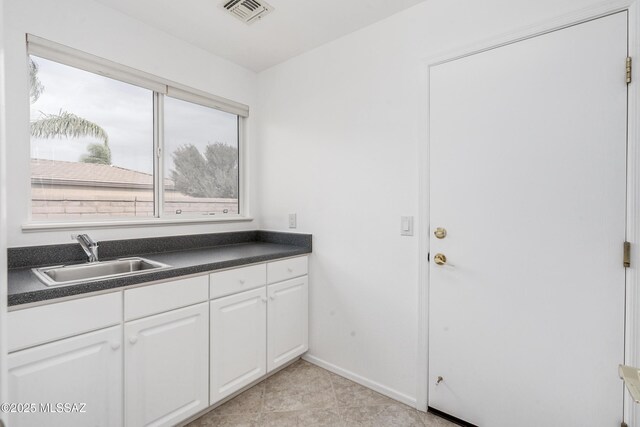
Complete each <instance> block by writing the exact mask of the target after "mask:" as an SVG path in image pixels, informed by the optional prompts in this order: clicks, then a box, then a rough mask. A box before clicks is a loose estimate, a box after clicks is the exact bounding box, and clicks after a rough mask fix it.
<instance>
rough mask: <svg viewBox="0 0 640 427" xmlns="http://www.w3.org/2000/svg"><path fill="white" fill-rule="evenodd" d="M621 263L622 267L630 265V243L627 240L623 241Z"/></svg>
mask: <svg viewBox="0 0 640 427" xmlns="http://www.w3.org/2000/svg"><path fill="white" fill-rule="evenodd" d="M622 265H624V268H627V267H631V243H629V242H624V251H623V254H622Z"/></svg>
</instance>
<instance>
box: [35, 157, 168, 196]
mask: <svg viewBox="0 0 640 427" xmlns="http://www.w3.org/2000/svg"><path fill="white" fill-rule="evenodd" d="M31 181H32V182H34V183H39V184H57V185H78V186H91V187H126V188H153V175H151V174H148V173H144V172H138V171H134V170H131V169H125V168H121V167H118V166H110V165H101V164H96V163H82V162H67V161H62V160H45V159H31ZM165 188H167V189H173V181H172V180H170V179H165Z"/></svg>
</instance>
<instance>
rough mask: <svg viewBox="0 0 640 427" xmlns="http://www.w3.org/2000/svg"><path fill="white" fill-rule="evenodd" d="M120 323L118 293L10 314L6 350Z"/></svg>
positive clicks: (120, 294)
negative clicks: (7, 346) (7, 347)
mask: <svg viewBox="0 0 640 427" xmlns="http://www.w3.org/2000/svg"><path fill="white" fill-rule="evenodd" d="M121 321H122V293H121V292H113V293H110V294H106V295H97V296H93V297H87V298H81V299H75V300H71V301H64V302H59V303H54V304H49V305H43V306H40V307H33V308H26V309H24V310H16V311H11V312H9V313H8V316H7V324H8V327H7V331H8V341H9V351H10V352H11V351H15V350H19V349H21V348H26V347H31V346H34V345H37V344H43V343H46V342H50V341H55V340H58V339H61V338H66V337H70V336H73V335H79V334H82V333H84V332H89V331H94V330H96V329H101V328H105V327H107V326H113V325H117V324H119V323H120V322H121Z"/></svg>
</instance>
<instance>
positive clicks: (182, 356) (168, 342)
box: [124, 302, 209, 427]
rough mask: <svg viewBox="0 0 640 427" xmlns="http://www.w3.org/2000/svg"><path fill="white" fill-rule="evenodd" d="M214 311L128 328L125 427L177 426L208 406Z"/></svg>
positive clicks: (197, 309) (167, 316)
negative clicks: (210, 342)
mask: <svg viewBox="0 0 640 427" xmlns="http://www.w3.org/2000/svg"><path fill="white" fill-rule="evenodd" d="M208 314H209V306H208V304H207V303H206V302H205V303H201V304H198V305H194V306H190V307H186V308H182V309H178V310H173V311H169V312H166V313H163V314H158V315H155V316H151V317H146V318H144V319H140V320H136V321H132V322H128V323H126V324H125V330H124V342H125V358H124V359H125V361H124V363H125V375H124V378H125V425H126V426H127V427H141V426H172V425H175V424H177V423H178V422H180V421H182V420H184V419H186V418H188V417H189V416H191V415H193V414H195V413H197V412H199V411H201V410H202V409H204V408H206V407H207V406H208V403H209V393H208V388H209V348H208V347H209V345H208V342H209V340H208V332H209V316H208Z"/></svg>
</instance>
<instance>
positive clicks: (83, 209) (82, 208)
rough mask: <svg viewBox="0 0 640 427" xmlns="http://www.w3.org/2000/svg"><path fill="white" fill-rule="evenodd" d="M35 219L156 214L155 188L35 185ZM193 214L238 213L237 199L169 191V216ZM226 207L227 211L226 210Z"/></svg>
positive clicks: (166, 213) (167, 195) (166, 197)
mask: <svg viewBox="0 0 640 427" xmlns="http://www.w3.org/2000/svg"><path fill="white" fill-rule="evenodd" d="M31 194H32V201H31V219H32V220H34V221H43V220H69V219H74V218H79V219H83V218H85V219H91V218H110V217H118V218H119V219H122V218H126V217H129V218H131V217H137V218H140V217H152V216H153V213H154V212H153V191H152V190H151V189H144V188H142V189H127V188H113V187H88V186H69V185H47V186H42V185H37V184H35V185H32V187H31ZM177 210H181V211H182V212H183V215H188V214H189V213H195V214H198V213H209V212H214V213H238V200H237V199H220V198H196V197H189V196H185V195H182V194H180V193H175V192H167V193H166V194H165V215H173V214H175V212H176V211H177ZM225 210H226V211H227V212H225Z"/></svg>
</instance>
